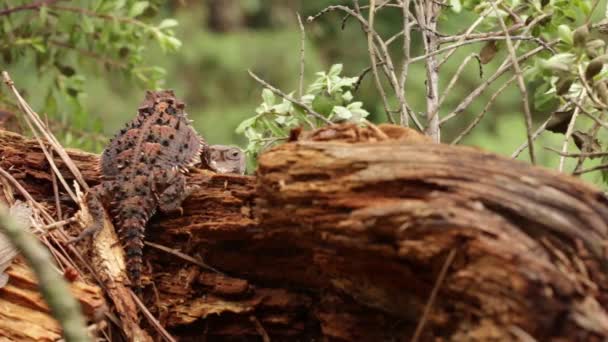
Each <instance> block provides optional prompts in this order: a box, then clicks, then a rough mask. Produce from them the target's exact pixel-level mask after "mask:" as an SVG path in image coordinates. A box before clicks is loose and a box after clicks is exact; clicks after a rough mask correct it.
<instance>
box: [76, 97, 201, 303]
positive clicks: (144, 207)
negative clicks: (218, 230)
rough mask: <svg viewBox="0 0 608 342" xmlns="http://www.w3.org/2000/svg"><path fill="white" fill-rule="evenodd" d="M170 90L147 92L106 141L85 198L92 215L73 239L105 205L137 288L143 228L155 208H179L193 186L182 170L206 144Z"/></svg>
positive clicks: (91, 230) (96, 223)
mask: <svg viewBox="0 0 608 342" xmlns="http://www.w3.org/2000/svg"><path fill="white" fill-rule="evenodd" d="M184 108H185V105H184V103H183V102H181V101H178V100H177V99H176V98H175V95H174V93H173V91H171V90H164V91H158V92H146V96H145V99H144V101H143V102H142V104H141V105H140V107H139V109H138V115H137V116H136V117H135V118H134V119H133V120H132V121H131V122H129V123H127V125H126V127H125V128H124V129H123V130H121V131H120V132H119V133H118V134H117V135H116V136H114V138H113V139H112V140H111V141H110V142H109V144H108V146H107V147H106V149H105V150H104V152H103V154H102V157H101V163H100V164H101V165H100V166H101V172H102V176H103V179H104V180H103V181H102V183H101V184H99V185H98V186H96V187H94V188H92V189H91V190H90V191H89V193H88V194H87V196H86V197H85V200H86V202H87V205H88V207H89V209H90V212H91V215H92V216H93V222H94V224H93V226H92V227H89V228H87V229H86V230H85V231H84V232H83V233H82V234H81V235H80V236H79V237H77V238H76V239H74V240H73V241H78V240H80V239H82V238H83V237H85V236H88V235H90V234H92V233H94V232H95V231H97V230H99V229H100V228H101V227H102V225H103V223H102V222H103V211H104V208H108V209H110V211H111V214H112V215H111V216H112V218H113V220H114V222H115V224H116V226H117V227H118V233H119V237H120V240H121V242H122V243H123V246H124V248H125V253H126V256H127V273H128V276H129V278H130V281H131V285H132V287H133V289H134V290H135V291H136V292H140V290H141V268H142V256H143V246H144V232H145V226H146V223H147V222H148V220H149V218H150V217H151V216H152V215H154V213H155V212H156V210H157V209H160V211H162V212H174V211H181V203H182V201H183V200H184V199H185V198H186V197H188V196H189V195H190V193H191V192H192V190H193V187H189V186H187V185H186V178H185V176H184V175H183V173H182V171H183V170H185V168H186V167H187V166H190V165H192V164H194V163H195V162H196V161H197V160H198V158H199V156H200V155H201V152H202V151H203V148H204V147H205V146H207V145H206V143H205V142H204V140H203V139H202V138H200V137H199V136H198V134H197V133H196V131H195V130H194V128H193V127H192V126H191V125H190V121H189V120H188V119H187V114H186V113H185V112H184Z"/></svg>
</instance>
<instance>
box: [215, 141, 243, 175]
mask: <svg viewBox="0 0 608 342" xmlns="http://www.w3.org/2000/svg"><path fill="white" fill-rule="evenodd" d="M206 159H207V165H209V168H211V170H213V171H215V172H218V173H238V174H241V175H242V174H244V173H245V153H243V150H241V149H240V148H238V147H235V146H225V145H211V146H209V148H208V150H207V156H206Z"/></svg>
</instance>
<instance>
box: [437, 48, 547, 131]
mask: <svg viewBox="0 0 608 342" xmlns="http://www.w3.org/2000/svg"><path fill="white" fill-rule="evenodd" d="M557 42H558V40H554V41H552V42H550V43H548V44H549V45H550V46H551V45H555V44H557ZM544 49H545V48H544V47H542V46H540V47H537V48H535V49H532V50H530V51H528V52H526V53H525V54H523V55H521V56H520V57H519V58H518V59H517V60H518V62H523V61H525V60H527V59H528V58H530V57H532V56H534V55H536V54H538V53H540V52H541V51H543V50H544ZM510 68H511V61H505V63H503V65H501V67H500V68H498V70H496V72H495V73H494V74H493V75H492V76H490V77H489V78H488V79H487V80H485V81H484V82H483V83H482V84H480V85H479V86H478V87H477V88H475V89H474V90H473V91H472V92H471V93H469V95H468V96H467V97H465V98H464V99H463V100H462V101H461V102H460V104H458V106H456V108H455V109H454V110H453V111H452V112H451V113H450V114H448V115H446V116H445V117H443V118H442V119H441V121H440V124H441V125H443V124H444V123H445V122H447V121H448V120H450V119H451V118H453V117H455V116H456V115H458V114H460V113H462V112H463V111H464V110H465V109H466V108H467V107H468V106H469V105H470V104H471V102H473V100H475V99H476V98H477V97H478V96H479V95H481V93H483V92H484V91H485V90H486V88H488V87H489V86H490V84H492V83H494V81H496V80H497V79H498V78H499V77H500V76H502V75H503V74H504V73H505V72H507V70H509V69H510Z"/></svg>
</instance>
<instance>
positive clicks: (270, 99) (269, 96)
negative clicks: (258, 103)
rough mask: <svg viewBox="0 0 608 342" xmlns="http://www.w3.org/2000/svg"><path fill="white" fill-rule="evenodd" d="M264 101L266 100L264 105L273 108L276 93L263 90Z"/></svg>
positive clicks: (266, 89)
mask: <svg viewBox="0 0 608 342" xmlns="http://www.w3.org/2000/svg"><path fill="white" fill-rule="evenodd" d="M262 99H263V100H264V104H265V105H267V106H268V107H271V106H273V105H274V102H275V97H274V93H273V92H272V91H270V89H268V88H264V90H262Z"/></svg>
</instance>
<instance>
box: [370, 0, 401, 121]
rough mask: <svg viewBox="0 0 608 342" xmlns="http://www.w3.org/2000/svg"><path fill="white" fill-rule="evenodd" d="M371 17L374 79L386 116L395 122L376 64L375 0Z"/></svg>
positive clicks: (371, 3)
mask: <svg viewBox="0 0 608 342" xmlns="http://www.w3.org/2000/svg"><path fill="white" fill-rule="evenodd" d="M369 4H370V5H369V7H370V10H369V19H368V26H369V27H368V28H367V49H368V52H369V58H370V60H371V66H372V74H373V75H374V81H375V82H376V88H377V89H378V92H379V93H380V97H381V98H382V103H383V104H384V110H385V111H386V117H387V119H388V121H389V122H390V123H395V118H393V115H392V114H391V110H390V107H389V104H388V99H387V98H386V93H385V92H384V88H383V87H382V81H381V80H380V75H378V68H377V66H376V50H375V48H374V32H373V30H374V14H375V13H376V11H375V10H374V7H375V6H376V1H375V0H370V2H369Z"/></svg>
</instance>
